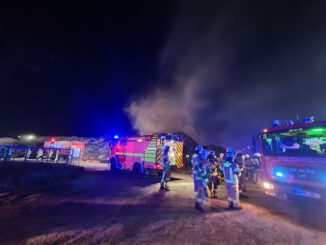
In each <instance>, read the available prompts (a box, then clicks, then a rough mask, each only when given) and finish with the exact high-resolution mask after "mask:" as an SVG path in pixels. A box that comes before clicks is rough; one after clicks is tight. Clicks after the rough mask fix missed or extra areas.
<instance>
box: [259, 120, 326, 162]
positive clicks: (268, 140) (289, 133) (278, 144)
mask: <svg viewBox="0 0 326 245" xmlns="http://www.w3.org/2000/svg"><path fill="white" fill-rule="evenodd" d="M262 140H263V150H264V154H265V155H267V156H309V157H326V126H324V125H323V126H320V127H316V126H315V127H308V128H292V129H287V130H282V131H281V130H280V131H272V132H270V133H264V134H263V135H262Z"/></svg>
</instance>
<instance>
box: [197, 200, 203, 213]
mask: <svg viewBox="0 0 326 245" xmlns="http://www.w3.org/2000/svg"><path fill="white" fill-rule="evenodd" d="M195 209H196V210H198V211H199V212H202V213H204V212H205V210H204V209H203V207H202V206H201V205H200V203H199V202H195Z"/></svg>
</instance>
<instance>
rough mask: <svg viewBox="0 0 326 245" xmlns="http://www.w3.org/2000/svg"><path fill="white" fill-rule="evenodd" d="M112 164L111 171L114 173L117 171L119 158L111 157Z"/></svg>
mask: <svg viewBox="0 0 326 245" xmlns="http://www.w3.org/2000/svg"><path fill="white" fill-rule="evenodd" d="M110 164H111V167H110V171H111V172H112V173H115V172H117V160H116V159H115V158H111V160H110Z"/></svg>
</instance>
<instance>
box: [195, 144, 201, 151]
mask: <svg viewBox="0 0 326 245" xmlns="http://www.w3.org/2000/svg"><path fill="white" fill-rule="evenodd" d="M202 150H203V147H202V146H201V145H197V146H196V148H195V151H202Z"/></svg>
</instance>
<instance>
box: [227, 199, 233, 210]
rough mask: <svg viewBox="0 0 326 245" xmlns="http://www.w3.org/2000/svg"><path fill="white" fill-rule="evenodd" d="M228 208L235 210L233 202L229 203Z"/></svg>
mask: <svg viewBox="0 0 326 245" xmlns="http://www.w3.org/2000/svg"><path fill="white" fill-rule="evenodd" d="M228 208H229V209H233V208H234V206H233V202H232V201H228Z"/></svg>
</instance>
